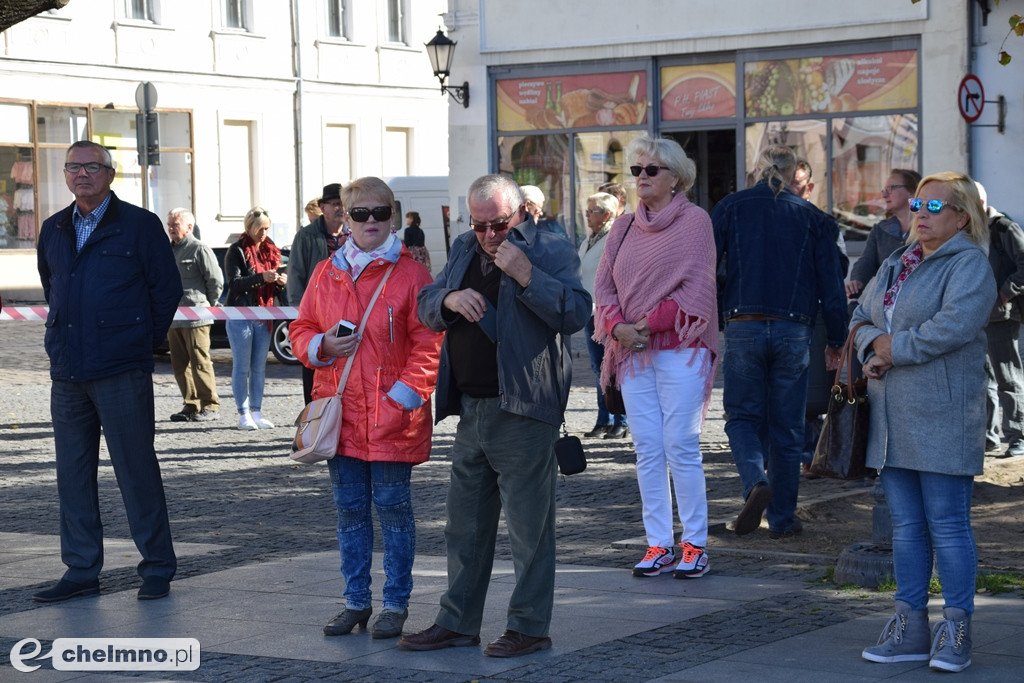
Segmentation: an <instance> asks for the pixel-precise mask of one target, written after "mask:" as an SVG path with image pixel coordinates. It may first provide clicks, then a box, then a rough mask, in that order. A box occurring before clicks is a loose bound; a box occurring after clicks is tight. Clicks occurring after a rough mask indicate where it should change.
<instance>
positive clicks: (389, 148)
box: [383, 128, 412, 178]
mask: <svg viewBox="0 0 1024 683" xmlns="http://www.w3.org/2000/svg"><path fill="white" fill-rule="evenodd" d="M411 137H412V136H411V135H410V131H409V129H408V128H386V129H385V130H384V168H383V171H384V177H385V178H393V177H396V176H406V175H409V140H410V138H411Z"/></svg>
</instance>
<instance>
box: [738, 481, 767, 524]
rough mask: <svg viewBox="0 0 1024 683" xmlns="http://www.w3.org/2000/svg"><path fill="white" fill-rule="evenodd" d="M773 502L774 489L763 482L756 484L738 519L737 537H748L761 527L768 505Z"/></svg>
mask: <svg viewBox="0 0 1024 683" xmlns="http://www.w3.org/2000/svg"><path fill="white" fill-rule="evenodd" d="M770 502H772V487H771V486H769V485H768V484H766V483H765V482H763V481H760V482H758V483H756V484H754V488H752V489H751V490H750V493H749V494H748V495H747V502H746V503H745V504H744V505H743V509H742V510H740V514H739V516H738V517H736V529H735V531H736V535H737V536H746V535H747V534H749V533H750V532H752V531H753V530H754V529H756V528H757V527H759V526H761V517H762V516H763V515H764V509H765V508H766V507H768V503H770Z"/></svg>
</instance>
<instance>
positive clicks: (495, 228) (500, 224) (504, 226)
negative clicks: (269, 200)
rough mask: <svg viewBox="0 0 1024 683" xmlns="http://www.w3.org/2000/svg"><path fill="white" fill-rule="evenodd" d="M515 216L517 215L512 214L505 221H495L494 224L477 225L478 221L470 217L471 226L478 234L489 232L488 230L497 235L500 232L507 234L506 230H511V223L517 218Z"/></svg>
mask: <svg viewBox="0 0 1024 683" xmlns="http://www.w3.org/2000/svg"><path fill="white" fill-rule="evenodd" d="M515 215H516V214H512V215H511V216H509V217H508V218H506V219H505V220H502V221H495V222H493V223H477V222H476V221H474V220H473V217H472V216H470V218H469V225H470V227H472V228H473V230H475V231H476V232H487V231H488V230H490V231H491V232H493V233H495V234H497V233H499V232H505V231H506V230H508V229H509V227H510V226H509V223H511V222H512V219H513V218H514V217H515Z"/></svg>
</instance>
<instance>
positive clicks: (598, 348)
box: [583, 316, 626, 425]
mask: <svg viewBox="0 0 1024 683" xmlns="http://www.w3.org/2000/svg"><path fill="white" fill-rule="evenodd" d="M583 334H584V335H586V337H587V352H588V353H589V354H590V369H591V370H593V371H594V374H595V375H596V376H597V380H596V384H597V422H596V424H599V425H610V424H615V425H624V424H626V416H625V415H610V414H609V413H608V406H606V405H605V403H604V389H603V388H602V387H601V361H603V360H604V344H599V343H597V342H596V341H594V316H590V320H588V321H587V324H586V325H585V326H584V328H583Z"/></svg>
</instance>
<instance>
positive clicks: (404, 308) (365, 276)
mask: <svg viewBox="0 0 1024 683" xmlns="http://www.w3.org/2000/svg"><path fill="white" fill-rule="evenodd" d="M390 265H391V264H390V263H389V262H387V261H385V260H383V259H378V260H377V261H375V262H373V263H371V264H369V265H368V266H366V269H365V270H364V271H363V273H362V274H361V275H360V277H359V279H358V281H356V282H353V281H352V277H351V275H350V274H349V271H348V270H341V269H339V268H337V267H336V266H335V265H334V264H333V263H332V261H331V260H330V259H328V260H326V261H321V262H320V264H319V265H317V266H316V268H315V269H314V270H313V273H312V275H311V276H310V278H309V284H308V285H307V287H306V292H305V294H304V295H303V297H302V304H301V306H300V307H299V317H298V319H296V320H295V321H294V322H292V324H291V325H290V326H289V328H288V336H289V337H290V339H291V341H292V348H293V350H294V352H295V355H296V356H297V357H298V358H299V360H301V361H302V363H303V364H305V365H306V366H307V367H310V368H313V369H314V370H315V371H316V372H315V374H314V376H313V398H314V399H317V398H323V397H325V396H330V395H331V394H334V393H335V392H336V391H337V390H338V381H339V380H340V379H341V374H342V372H343V371H344V369H345V361H346V360H347V359H345V358H336V359H335V360H334V363H332V364H331V365H328V366H325V367H324V366H316V365H313V364H311V363H310V362H309V357H308V352H309V344H310V341H312V340H313V338H314V337H315V336H316V335H318V334H320V333H324V332H327V333H329V334H333V331H334V329H335V327H337V325H338V321H340V320H341V319H343V318H344V319H345V320H348V321H350V322H352V323H354V324H355V325H357V326H358V325H359V321H360V320H362V318H363V313H364V312H365V310H366V306H367V305H368V304H369V303H370V298H371V297H372V296H373V292H374V290H376V288H377V285H378V284H379V283H380V280H381V278H383V277H384V273H385V272H387V269H388V267H389V266H390ZM430 282H431V277H430V273H429V272H428V271H427V269H426V268H424V267H423V266H422V265H420V264H419V263H417V262H416V261H414V260H413V258H412V256H410V254H409V252H408V250H406V249H405V248H404V247H403V248H402V252H401V255H400V256H399V259H398V263H397V265H396V266H395V270H394V272H393V273H392V274H391V277H390V279H388V281H387V284H385V285H384V290H383V291H382V292H381V294H380V297H379V298H378V299H377V303H376V304H374V307H373V311H372V312H371V313H370V319H369V320H368V321H367V323H366V329H365V330H363V340H362V341H361V342H360V343H359V347H358V349H357V350H356V353H355V356H354V358H355V360H354V362H353V363H352V371H351V372H350V373H349V377H348V382H347V384H346V386H345V392H344V399H343V402H342V408H343V410H342V427H341V438H340V439H339V441H338V451H337V452H338V453H340V454H342V455H345V456H348V457H351V458H357V459H359V460H369V461H388V462H409V463H412V464H414V465H415V464H418V463H421V462H425V461H426V460H427V458H428V457H429V456H430V437H431V434H432V420H431V410H430V395H431V394H432V393H433V391H434V384H435V383H436V381H437V363H438V356H439V352H440V346H441V338H442V335H441V334H440V333H437V332H433V331H431V330H429V329H427V328H426V327H425V326H424V325H423V323H421V322H420V321H419V318H418V316H417V314H416V296H417V294H419V291H420V289H422V288H423V287H424V286H425V285H427V284H429V283H430ZM328 331H330V332H328ZM399 380H400V381H401V382H402V383H403V384H405V385H406V386H408V387H409V388H410V389H412V390H414V391H415V392H416V393H417V394H418V395H419V396H420V398H422V399H423V405H421V406H420V407H419V408H415V409H413V410H405V409H404V408H403V407H402V406H401V405H399V404H398V403H397V402H396V401H395V400H393V399H392V398H390V397H388V396H387V395H386V394H387V392H388V391H389V390H390V389H391V388H392V387H393V386H394V384H395V382H396V381H399Z"/></svg>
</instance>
